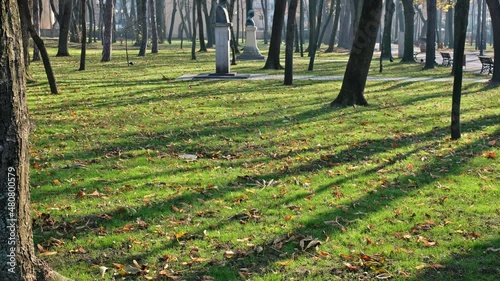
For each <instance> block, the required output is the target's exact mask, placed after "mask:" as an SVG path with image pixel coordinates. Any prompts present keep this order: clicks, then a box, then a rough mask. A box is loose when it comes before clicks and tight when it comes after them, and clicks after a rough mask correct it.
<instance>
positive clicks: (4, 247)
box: [0, 0, 67, 281]
mask: <svg viewBox="0 0 500 281" xmlns="http://www.w3.org/2000/svg"><path fill="white" fill-rule="evenodd" d="M22 51H23V48H22V44H21V30H20V15H19V8H18V4H17V1H16V0H2V1H0V65H1V66H2V67H1V68H0V206H1V207H0V280H9V281H18V280H22V281H49V280H67V279H66V278H64V277H62V276H60V275H59V274H57V273H55V272H54V271H52V270H51V269H50V268H49V267H48V266H47V265H46V264H45V263H44V262H42V261H40V260H39V259H37V258H36V256H35V249H34V247H33V230H32V225H31V203H30V190H29V159H28V158H29V151H28V149H29V147H28V144H29V141H28V134H29V127H30V126H29V118H28V108H27V101H26V92H25V91H26V80H25V77H24V61H23V52H22Z"/></svg>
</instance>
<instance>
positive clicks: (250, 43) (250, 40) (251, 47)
mask: <svg viewBox="0 0 500 281" xmlns="http://www.w3.org/2000/svg"><path fill="white" fill-rule="evenodd" d="M256 31H257V28H256V27H255V26H246V37H245V38H246V42H245V48H244V49H243V53H242V54H241V55H239V56H238V59H239V60H263V59H264V56H263V55H261V54H260V51H259V48H257V39H256V35H255V33H256Z"/></svg>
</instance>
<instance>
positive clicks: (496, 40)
mask: <svg viewBox="0 0 500 281" xmlns="http://www.w3.org/2000/svg"><path fill="white" fill-rule="evenodd" d="M486 3H487V4H488V8H489V10H490V16H491V25H492V26H493V46H495V47H494V48H493V52H494V61H495V66H494V67H493V77H491V82H497V83H498V82H500V1H498V0H486Z"/></svg>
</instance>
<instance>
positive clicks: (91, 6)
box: [86, 0, 95, 44]
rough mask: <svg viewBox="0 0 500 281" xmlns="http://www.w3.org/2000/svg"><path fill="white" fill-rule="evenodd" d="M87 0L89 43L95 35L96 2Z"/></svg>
mask: <svg viewBox="0 0 500 281" xmlns="http://www.w3.org/2000/svg"><path fill="white" fill-rule="evenodd" d="M86 2H87V9H88V10H89V33H88V34H89V36H88V41H87V43H89V44H90V43H92V37H94V36H95V32H93V30H94V24H95V14H94V3H93V1H92V0H89V1H86Z"/></svg>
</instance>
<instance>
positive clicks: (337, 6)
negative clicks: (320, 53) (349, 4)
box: [325, 0, 340, 53]
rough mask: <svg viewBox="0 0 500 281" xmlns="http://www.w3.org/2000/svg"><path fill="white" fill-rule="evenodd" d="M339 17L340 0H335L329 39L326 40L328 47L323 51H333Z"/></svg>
mask: <svg viewBox="0 0 500 281" xmlns="http://www.w3.org/2000/svg"><path fill="white" fill-rule="evenodd" d="M339 19H340V0H337V4H336V6H335V18H334V20H333V28H332V34H331V35H330V41H329V42H328V48H327V49H326V51H325V53H329V52H333V49H334V46H335V37H337V30H338V29H339Z"/></svg>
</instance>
